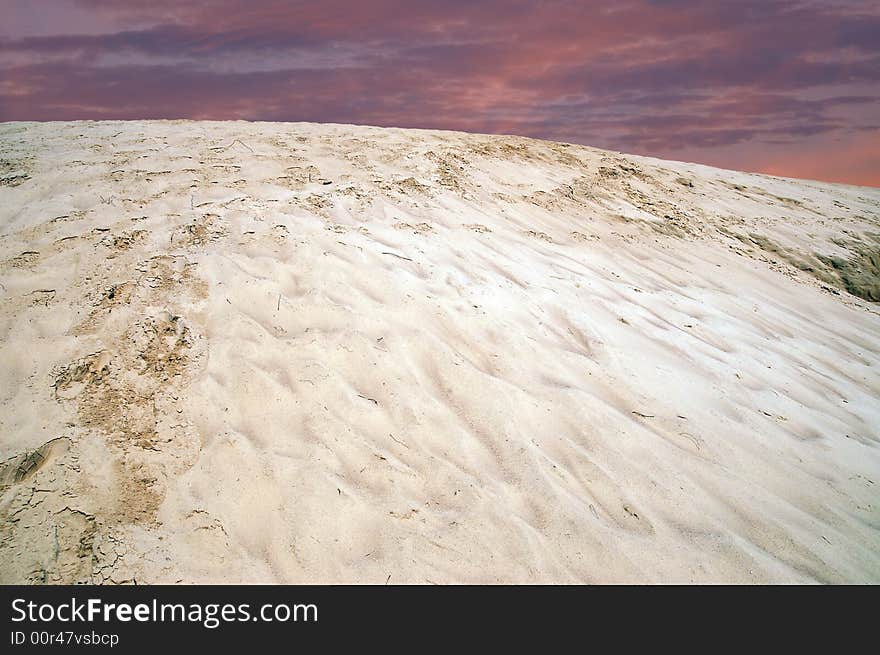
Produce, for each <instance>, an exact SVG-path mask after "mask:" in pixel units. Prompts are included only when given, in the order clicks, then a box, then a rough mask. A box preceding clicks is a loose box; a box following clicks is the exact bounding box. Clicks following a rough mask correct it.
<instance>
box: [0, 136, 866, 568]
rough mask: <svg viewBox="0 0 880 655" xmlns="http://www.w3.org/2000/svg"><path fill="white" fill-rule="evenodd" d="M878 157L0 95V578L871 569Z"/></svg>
mask: <svg viewBox="0 0 880 655" xmlns="http://www.w3.org/2000/svg"><path fill="white" fill-rule="evenodd" d="M878 273H880V190H878V189H869V188H857V187H846V186H840V185H831V184H822V183H818V182H807V181H796V180H787V179H780V178H772V177H767V176H762V175H753V174H745V173H738V172H731V171H723V170H718V169H713V168H708V167H704V166H698V165H692V164H685V163H678V162H666V161H660V160H653V159H648V158H642V157H635V156H628V155H622V154H619V153H612V152H606V151H600V150H595V149H591V148H586V147H582V146H575V145H567V144H559V143H549V142H542V141H535V140H531V139H524V138H516V137H501V136H482V135H470V134H458V133H450V132H431V131H418V130H398V129H379V128H369V127H353V126H341V125H313V124H266V123H241V122H230V123H209V122H149V121H148V122H134V123H131V122H97V123H94V122H75V123H44V124H36V123H6V124H0V357H2V362H3V367H2V369H0V459H2V460H4V461H3V463H2V468H0V491H2V498H0V583H12V582H26V583H58V582H78V581H92V582H106V583H123V582H133V581H136V582H138V583H154V582H187V583H189V582H320V583H324V582H328V583H329V582H358V583H380V584H381V583H386V582H388V583H390V584H394V583H490V582H559V583H570V582H664V581H665V582H708V581H719V582H720V581H723V582H815V581H818V582H875V583H876V582H880V402H878V397H880V371H878V364H880V313H878V305H877V304H876V302H875V301H877V300H880V285H878V281H880V277H878Z"/></svg>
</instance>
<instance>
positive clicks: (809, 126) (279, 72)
mask: <svg viewBox="0 0 880 655" xmlns="http://www.w3.org/2000/svg"><path fill="white" fill-rule="evenodd" d="M0 17H2V18H0V121H10V120H77V119H96V120H97V119H149V118H192V119H217V120H226V119H246V120H271V121H316V122H331V123H356V124H367V125H380V126H396V127H422V128H436V129H452V130H465V131H469V132H487V133H498V134H519V135H525V136H532V137H537V138H542V139H552V140H557V141H566V142H571V143H582V144H586V145H591V146H596V147H599V148H608V149H612V150H619V151H623V152H628V153H635V154H645V155H652V156H657V157H663V158H667V159H677V160H684V161H696V162H701V163H706V164H711V165H714V166H721V167H724V168H735V169H740V170H750V171H758V172H765V173H771V174H775V175H784V176H791V177H806V178H811V179H820V180H826V181H833V182H845V183H849V184H864V185H871V186H880V1H878V0H778V1H774V0H730V1H725V0H715V1H713V2H705V1H701V0H618V1H607V2H594V1H592V0H544V1H539V0H532V1H530V2H526V1H521V0H435V1H426V0H320V1H316V2H296V1H286V2H285V1H282V0H249V1H233V0H201V1H199V0H190V1H188V2H181V1H180V0H149V1H147V2H144V1H142V0H137V1H135V0H40V1H39V2H37V1H35V0H0Z"/></svg>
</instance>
